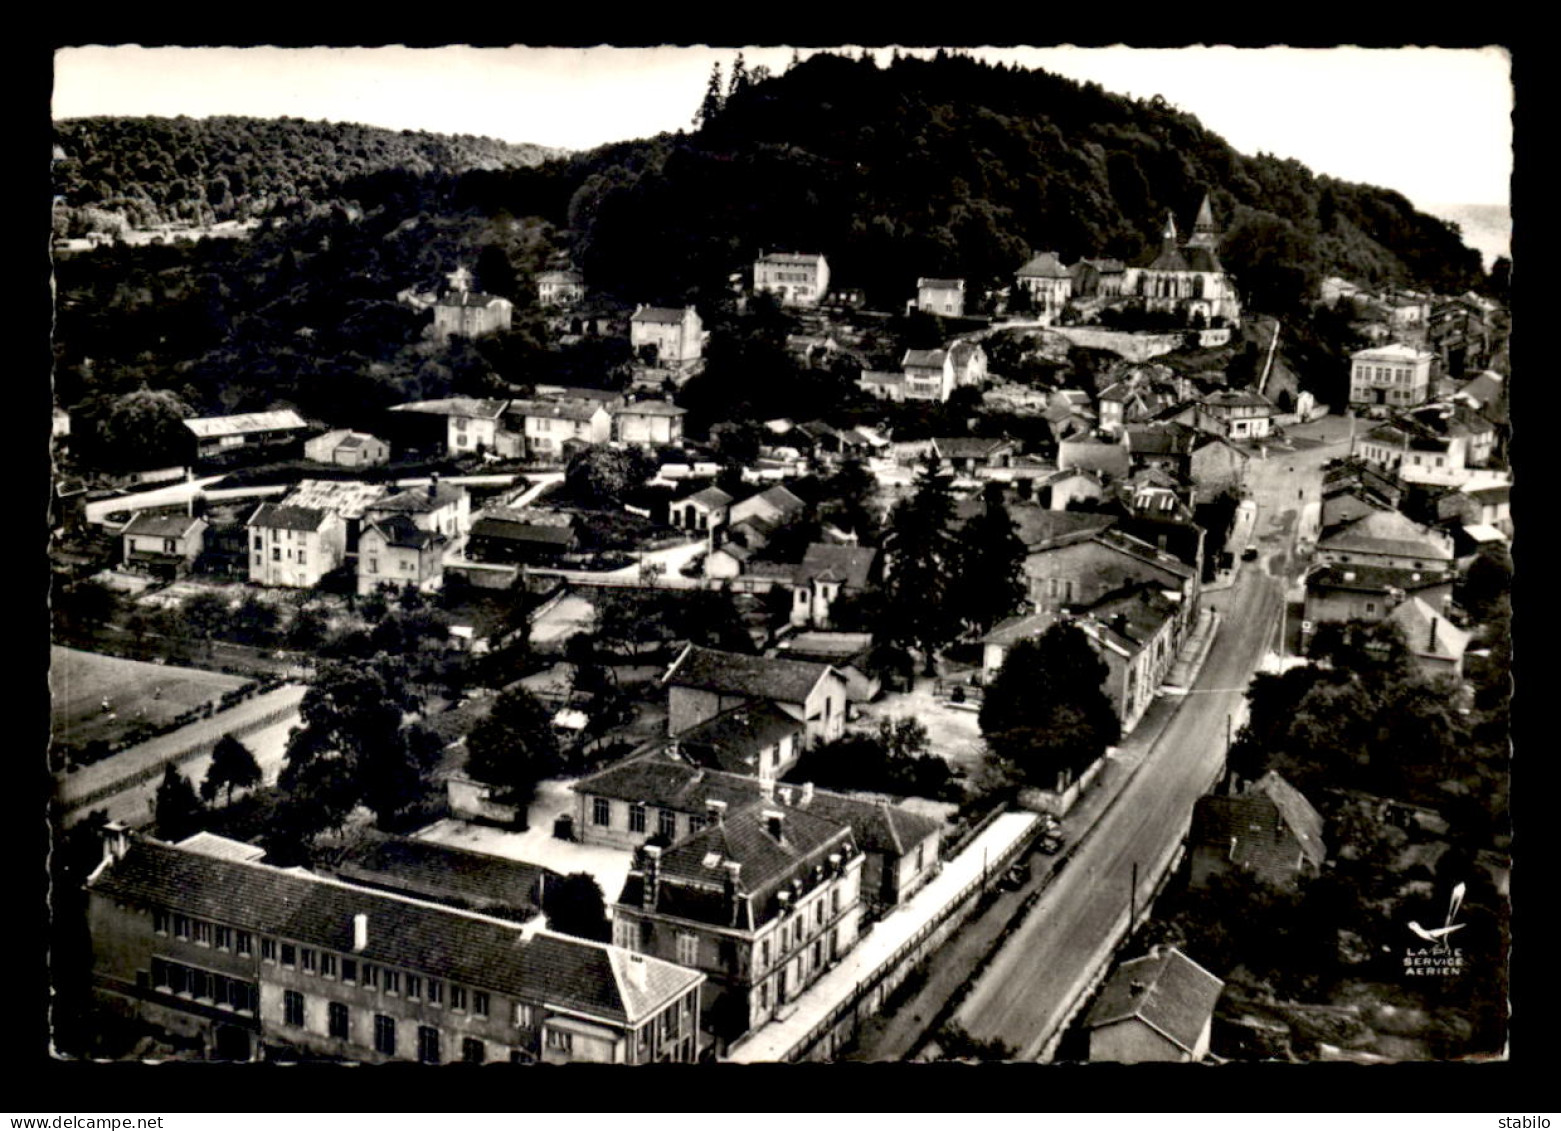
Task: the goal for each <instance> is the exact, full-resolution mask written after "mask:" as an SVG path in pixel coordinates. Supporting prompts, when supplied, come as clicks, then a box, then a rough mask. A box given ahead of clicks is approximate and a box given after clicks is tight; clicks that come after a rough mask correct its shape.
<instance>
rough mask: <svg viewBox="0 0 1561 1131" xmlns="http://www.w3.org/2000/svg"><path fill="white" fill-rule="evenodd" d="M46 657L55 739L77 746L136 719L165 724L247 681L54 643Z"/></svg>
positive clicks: (110, 736)
mask: <svg viewBox="0 0 1561 1131" xmlns="http://www.w3.org/2000/svg"><path fill="white" fill-rule="evenodd" d="M49 659H50V668H49V690H50V691H51V692H52V695H53V710H52V725H53V733H54V737H55V739H56V740H57V741H60V742H66V743H71V744H73V745H78V746H79V745H84V744H86V743H88V742H91V741H92V740H94V739H99V738H101V739H103V740H105V741H109V742H112V741H113V740H115V739H116V738H119V737H120V736H121V735H123V734H124V733H125V732H126V731H127V730H129V729H130V728H131V727H133V726H135V725H137V724H138V723H149V724H152V725H154V726H155V725H157V724H160V723H163V722H166V721H167V720H169V719H171V718H173V717H174V716H175V715H178V714H180V713H182V712H184V711H186V710H188V709H189V708H191V707H195V706H198V705H200V704H202V703H207V702H210V701H211V700H213V699H216V698H217V697H218V696H220V695H221V694H222V693H223V692H224V691H228V690H230V689H231V688H235V687H241V686H243V685H244V684H245V683H248V682H249V681H248V680H247V679H244V678H243V677H241V676H233V675H223V674H221V673H219V672H208V671H201V670H199V669H197V668H176V667H171V666H164V665H162V664H150V663H143V662H141V661H140V660H122V659H120V658H119V657H117V656H102V655H98V654H97V653H94V652H81V651H77V650H76V649H74V648H62V647H60V646H58V645H56V646H54V647H52V648H51V649H50V650H49ZM105 702H106V703H107V704H108V708H107V709H106V710H105V709H104V703H105Z"/></svg>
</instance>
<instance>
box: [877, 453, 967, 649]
mask: <svg viewBox="0 0 1561 1131" xmlns="http://www.w3.org/2000/svg"><path fill="white" fill-rule="evenodd" d="M953 518H954V496H953V494H952V493H951V492H950V490H949V481H948V479H946V478H944V477H943V476H941V475H939V474H938V470H937V463H936V461H934V460H928V461H927V462H926V463H925V464H923V465H922V469H921V471H920V472H919V473H918V474H917V477H916V483H915V490H914V492H913V493H912V495H911V496H910V497H909V498H907V499H905V500H903V501H902V502H901V503H900V504H899V505H898V506H897V507H895V509H894V514H893V515H892V516H891V518H890V523H889V533H888V535H887V536H886V538H885V539H884V548H885V550H886V552H887V554H888V558H889V562H888V567H889V568H888V571H887V577H886V579H885V583H884V631H883V636H884V638H885V640H887V641H888V642H889V643H892V644H900V645H905V646H908V647H912V648H916V649H918V650H919V651H920V652H921V653H922V657H923V660H924V662H925V664H926V670H927V673H928V674H929V675H930V674H932V673H933V672H935V671H936V670H937V669H936V666H935V660H936V656H937V653H938V651H939V650H940V649H942V648H944V647H945V646H947V645H948V644H949V643H950V642H951V641H952V640H953V639H954V637H955V636H956V635H958V633H959V616H958V611H957V609H956V606H955V599H954V594H955V592H956V589H957V581H958V577H957V574H958V569H959V544H958V542H956V541H955V539H954V537H953V535H952V534H951V533H950V532H949V524H950V523H951V522H952V521H953Z"/></svg>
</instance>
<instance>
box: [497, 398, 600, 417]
mask: <svg viewBox="0 0 1561 1131" xmlns="http://www.w3.org/2000/svg"><path fill="white" fill-rule="evenodd" d="M601 408H602V403H601V402H600V401H588V400H574V399H564V398H562V397H561V398H559V399H558V400H515V401H510V403H509V410H508V411H509V415H511V416H530V417H538V418H542V419H547V420H575V421H589V420H590V419H591V417H593V416H595V415H596V414H597V412H599V411H600V410H601Z"/></svg>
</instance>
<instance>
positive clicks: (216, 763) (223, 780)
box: [201, 734, 261, 805]
mask: <svg viewBox="0 0 1561 1131" xmlns="http://www.w3.org/2000/svg"><path fill="white" fill-rule="evenodd" d="M260 777H261V775H260V763H258V762H256V761H255V756H254V755H253V754H252V753H250V750H249V747H247V746H245V745H244V744H243V743H242V742H240V741H239V740H238V739H237V738H236V737H234V736H233V735H231V734H225V735H223V736H222V737H221V738H219V739H218V740H217V745H216V746H215V747H213V748H212V751H211V765H210V766H208V767H207V769H206V777H205V779H204V780H203V781H202V782H201V799H202V800H204V801H206V802H207V803H208V804H209V803H210V802H211V801H212V800H213V799H215V798H216V796H217V791H218V790H220V789H224V788H225V789H227V791H228V804H230V805H231V804H232V803H233V790H234V789H235V788H238V789H246V788H248V787H249V786H252V785H259V784H260Z"/></svg>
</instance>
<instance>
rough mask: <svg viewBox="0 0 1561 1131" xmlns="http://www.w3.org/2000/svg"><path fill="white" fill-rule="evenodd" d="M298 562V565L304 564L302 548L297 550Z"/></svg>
mask: <svg viewBox="0 0 1561 1131" xmlns="http://www.w3.org/2000/svg"><path fill="white" fill-rule="evenodd" d="M298 564H299V565H303V564H304V552H303V551H302V550H299V551H298Z"/></svg>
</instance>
